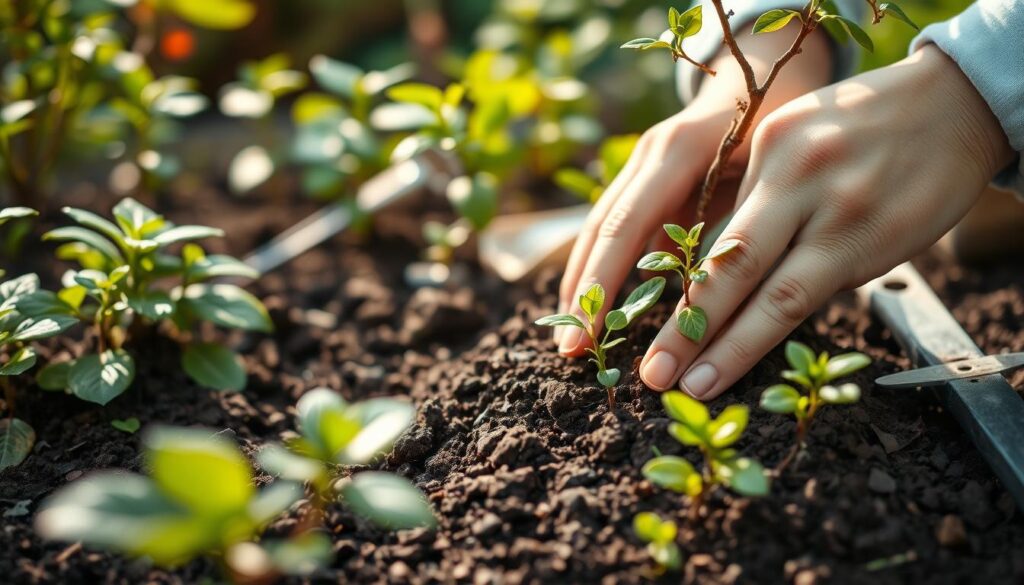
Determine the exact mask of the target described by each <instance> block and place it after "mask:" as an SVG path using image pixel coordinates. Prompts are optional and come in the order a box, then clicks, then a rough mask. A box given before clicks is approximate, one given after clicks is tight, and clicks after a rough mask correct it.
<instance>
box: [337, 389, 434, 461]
mask: <svg viewBox="0 0 1024 585" xmlns="http://www.w3.org/2000/svg"><path fill="white" fill-rule="evenodd" d="M346 414H347V415H348V417H350V418H352V419H355V420H356V421H358V423H359V430H358V431H357V432H356V434H355V435H354V436H353V437H352V438H351V440H349V441H348V442H347V443H346V444H345V446H344V449H342V450H341V451H340V452H339V453H338V454H337V455H336V457H335V460H336V461H337V462H338V463H343V464H346V465H356V464H358V465H365V464H367V463H369V462H371V461H373V460H374V459H375V458H376V457H378V456H380V455H383V454H384V453H387V452H388V451H390V450H391V447H392V445H393V444H394V442H395V441H396V440H397V439H398V437H399V436H401V435H402V433H404V432H405V431H406V429H408V428H409V425H411V424H412V421H413V419H414V418H415V416H416V410H415V409H414V408H413V407H412V405H411V404H409V403H408V402H402V401H400V400H395V399H392V398H371V399H370V400H364V401H362V402H359V403H356V404H353V405H351V406H350V407H349V408H348V412H347V413H346Z"/></svg>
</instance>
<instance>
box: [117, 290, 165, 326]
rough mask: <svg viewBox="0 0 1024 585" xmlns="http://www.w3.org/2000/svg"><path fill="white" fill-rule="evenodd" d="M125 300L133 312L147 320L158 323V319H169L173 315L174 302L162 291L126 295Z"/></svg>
mask: <svg viewBox="0 0 1024 585" xmlns="http://www.w3.org/2000/svg"><path fill="white" fill-rule="evenodd" d="M125 298H126V299H127V300H128V306H129V307H131V309H132V310H133V311H135V312H136V313H138V314H140V315H142V316H143V317H146V318H147V319H151V320H153V321H159V320H160V319H169V318H170V317H171V316H172V315H174V301H172V300H171V297H170V295H168V294H167V293H165V292H163V291H159V290H147V291H143V292H141V293H138V294H136V293H128V294H127V295H125Z"/></svg>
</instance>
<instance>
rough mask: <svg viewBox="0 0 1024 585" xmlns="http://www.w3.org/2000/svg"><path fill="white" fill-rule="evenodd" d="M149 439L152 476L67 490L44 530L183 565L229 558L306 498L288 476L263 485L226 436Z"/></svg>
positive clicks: (54, 499)
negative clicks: (257, 482) (260, 486)
mask: <svg viewBox="0 0 1024 585" xmlns="http://www.w3.org/2000/svg"><path fill="white" fill-rule="evenodd" d="M143 444H144V446H145V456H146V464H147V465H146V466H147V468H148V470H149V475H148V476H143V475H138V474H134V473H125V472H121V471H101V472H98V473H94V474H92V475H91V476H87V477H86V478H84V479H82V480H80V481H77V482H75V483H72V484H71V485H69V486H66V487H63V488H61V489H60V490H58V491H57V492H56V493H55V494H54V495H53V496H51V497H50V498H48V499H47V500H46V501H45V502H44V503H43V506H42V510H41V511H40V512H39V515H38V516H37V517H36V530H37V531H38V532H39V534H41V535H42V536H43V537H44V538H49V539H53V540H64V541H72V542H74V541H80V542H82V543H83V544H86V545H88V546H95V547H99V548H103V549H109V550H114V551H117V552H121V553H124V554H128V555H131V556H146V557H149V558H151V559H152V560H153V561H154V562H155V563H157V564H160V565H165V566H177V565H180V564H183V563H185V562H188V561H189V560H191V559H192V558H195V557H196V556H199V555H202V554H211V555H213V556H215V557H218V558H221V559H225V558H226V557H229V556H230V551H231V550H232V548H233V547H235V546H237V545H240V544H242V543H246V542H249V541H252V540H253V539H255V538H256V537H257V536H258V535H259V533H260V531H262V529H263V528H264V527H265V526H267V525H268V524H269V523H270V522H271V521H272V520H273V519H274V518H275V517H277V516H278V515H279V514H281V513H282V512H284V511H285V510H287V509H288V508H289V507H290V506H291V505H292V504H294V503H295V502H296V501H297V500H298V499H299V498H300V497H301V496H302V489H301V487H300V486H299V485H298V484H296V483H294V482H287V481H282V482H276V483H274V484H272V485H271V486H269V487H268V488H265V489H262V490H258V489H257V488H256V487H255V486H254V485H253V480H254V477H253V473H252V469H251V468H250V466H249V462H248V461H246V459H245V457H244V456H242V454H241V452H239V450H238V448H237V447H236V446H235V445H234V444H233V442H232V441H231V440H229V439H227V438H225V437H224V436H222V435H219V434H211V433H210V432H209V431H205V430H201V429H192V428H174V427H158V428H155V429H150V430H148V432H147V434H146V437H145V439H144V441H143Z"/></svg>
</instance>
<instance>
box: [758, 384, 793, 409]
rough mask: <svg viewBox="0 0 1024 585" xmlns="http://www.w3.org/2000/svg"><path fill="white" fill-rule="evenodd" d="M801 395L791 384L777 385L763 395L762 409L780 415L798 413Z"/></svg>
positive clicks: (766, 389) (770, 387) (769, 388)
mask: <svg viewBox="0 0 1024 585" xmlns="http://www.w3.org/2000/svg"><path fill="white" fill-rule="evenodd" d="M799 401H800V393H799V392H797V390H796V388H794V387H792V386H790V385H789V384H775V385H774V386H769V387H768V388H765V391H764V392H762V393H761V408H763V409H765V410H767V411H768V412H775V413H778V414H792V413H794V412H796V409H797V403H798V402H799Z"/></svg>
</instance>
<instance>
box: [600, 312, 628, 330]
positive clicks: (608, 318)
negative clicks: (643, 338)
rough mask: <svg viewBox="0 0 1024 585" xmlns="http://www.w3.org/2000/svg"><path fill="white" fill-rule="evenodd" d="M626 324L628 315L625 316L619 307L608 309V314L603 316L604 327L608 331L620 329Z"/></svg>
mask: <svg viewBox="0 0 1024 585" xmlns="http://www.w3.org/2000/svg"><path fill="white" fill-rule="evenodd" d="M628 325H629V317H627V316H626V314H625V313H624V312H622V310H621V309H615V310H614V311H608V314H607V315H605V316H604V327H605V329H607V330H608V331H618V330H620V329H625V328H626V327H627V326H628Z"/></svg>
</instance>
